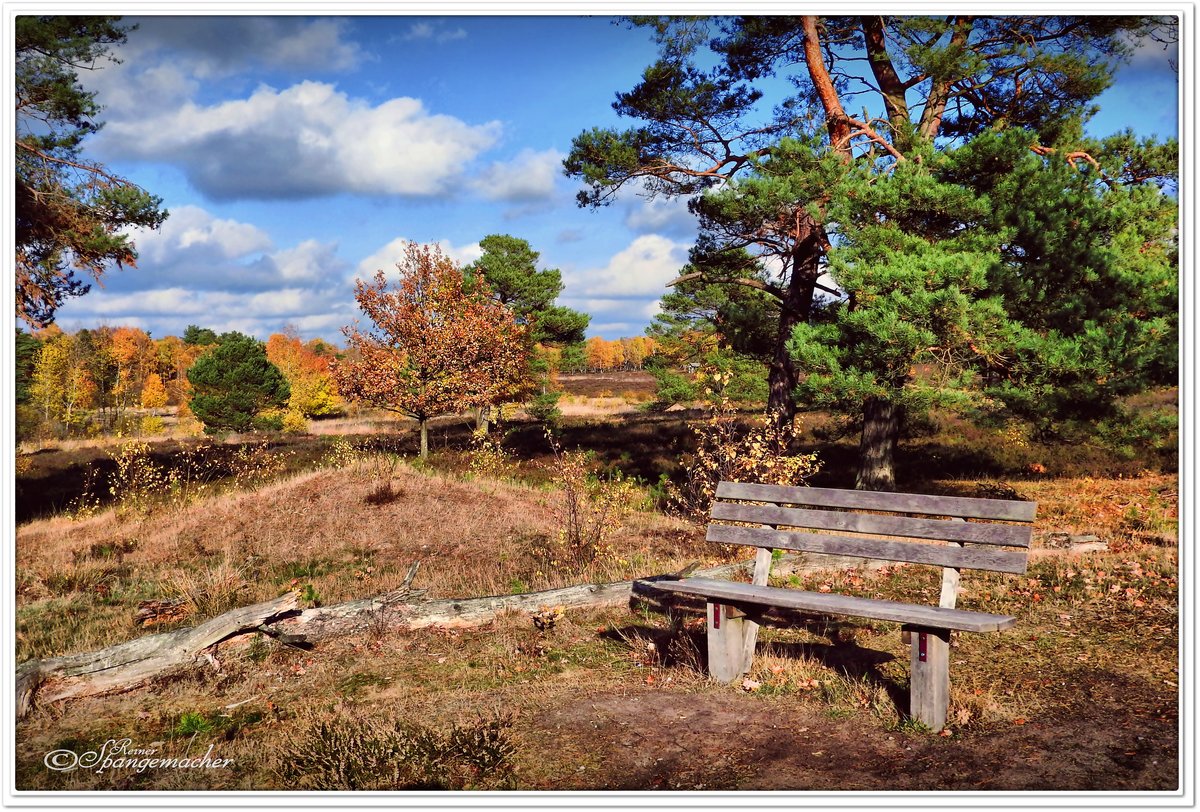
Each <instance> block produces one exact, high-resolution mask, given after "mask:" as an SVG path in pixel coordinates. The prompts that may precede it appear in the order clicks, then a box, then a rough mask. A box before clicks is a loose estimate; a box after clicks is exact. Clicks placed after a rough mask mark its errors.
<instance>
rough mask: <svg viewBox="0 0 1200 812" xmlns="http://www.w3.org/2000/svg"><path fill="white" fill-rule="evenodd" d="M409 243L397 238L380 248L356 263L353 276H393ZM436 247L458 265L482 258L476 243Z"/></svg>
mask: <svg viewBox="0 0 1200 812" xmlns="http://www.w3.org/2000/svg"><path fill="white" fill-rule="evenodd" d="M411 242H413V241H412V240H409V239H408V238H406V237H397V238H396V239H394V240H392V241H391V242H389V243H388V244H387V245H384V246H381V247H380V248H379V249H378V250H376V251H374V252H372V253H371V255H370V256H367V257H365V258H364V259H363V260H362V261H361V262H359V263H358V267H357V269H356V272H355V274H354V276H355V277H356V278H358V279H370V278H371V277H373V276H374V275H375V272H376V271H383V272H384V273H385V274H387V275H388V276H394V275H395V270H396V263H397V262H399V261H400V260H402V259H403V258H404V251H405V249H406V248H407V247H408V245H409V243H411ZM436 245H437V247H438V248H440V249H441V250H442V253H443V254H445V255H446V256H447V257H449V258H450V259H452V260H454V261H455V262H456V263H458V264H459V265H469V264H470V263H472V262H474V261H475V260H477V259H479V258H480V257H481V256H483V249H482V248H481V247H480V246H479V243H477V242H476V243H470V244H468V245H454V244H453V243H451V242H450V241H449V240H439V241H438V242H437V243H436Z"/></svg>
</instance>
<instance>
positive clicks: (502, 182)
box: [471, 149, 565, 203]
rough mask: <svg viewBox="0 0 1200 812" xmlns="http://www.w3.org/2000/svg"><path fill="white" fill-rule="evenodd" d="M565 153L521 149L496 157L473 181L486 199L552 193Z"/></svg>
mask: <svg viewBox="0 0 1200 812" xmlns="http://www.w3.org/2000/svg"><path fill="white" fill-rule="evenodd" d="M564 157H565V156H564V155H563V154H562V153H561V152H559V151H558V150H556V149H548V150H544V151H542V152H536V151H534V150H532V149H523V150H521V152H519V153H518V154H517V155H516V157H514V158H513V159H512V160H511V161H496V162H493V163H492V164H491V165H490V166H488V167H487V168H486V169H485V170H483V171H482V172H481V173H480V174H479V176H478V177H476V178H475V179H474V180H473V181H472V184H471V185H472V186H474V187H475V189H476V191H478V192H479V194H481V195H482V196H483V197H485V198H487V199H488V200H505V201H511V202H522V203H527V202H531V201H535V200H545V199H547V198H549V197H551V196H552V195H553V194H554V182H555V180H556V179H557V178H558V177H559V175H560V173H561V169H562V160H563V158H564Z"/></svg>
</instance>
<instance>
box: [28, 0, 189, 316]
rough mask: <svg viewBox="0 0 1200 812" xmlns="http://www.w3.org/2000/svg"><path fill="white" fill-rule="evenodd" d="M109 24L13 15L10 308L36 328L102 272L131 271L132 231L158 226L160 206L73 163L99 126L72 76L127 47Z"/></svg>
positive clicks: (100, 169) (99, 170)
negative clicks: (12, 297)
mask: <svg viewBox="0 0 1200 812" xmlns="http://www.w3.org/2000/svg"><path fill="white" fill-rule="evenodd" d="M118 20H119V18H117V17H85V16H18V17H16V18H15V25H14V32H13V33H14V39H15V50H16V125H17V128H16V129H17V133H16V204H17V205H16V248H17V252H16V292H17V296H16V305H17V316H18V318H21V319H24V320H25V321H26V322H28V323H29V324H30V325H32V326H34V327H43V326H45V325H47V324H50V323H51V322H53V321H54V314H55V311H56V310H57V309H58V307H59V306H60V305H62V304H63V302H65V301H66V300H67V299H68V298H70V297H73V296H81V295H83V294H84V293H87V291H88V290H89V288H90V287H91V286H90V285H89V284H88V283H86V282H84V281H83V280H81V279H80V278H78V277H77V276H76V272H77V271H82V272H84V273H85V274H87V275H89V276H91V277H93V278H95V279H99V278H100V277H101V276H102V275H103V273H104V272H105V270H106V269H107V268H108V267H109V266H110V265H114V264H115V265H117V266H118V267H121V266H125V265H128V266H133V265H134V264H135V263H136V261H137V253H136V251H135V250H134V245H133V242H132V241H131V240H130V237H129V234H128V229H129V228H130V227H131V226H140V227H146V228H157V227H158V226H159V225H161V224H162V222H163V220H164V219H166V216H167V212H166V211H165V210H164V209H162V208H161V205H162V200H161V198H158V197H155V196H154V195H151V194H149V193H148V192H146V191H145V190H144V189H141V188H139V187H138V186H136V185H134V184H133V183H131V182H129V181H128V180H125V179H124V178H120V177H118V176H116V175H114V174H113V173H112V172H110V171H109V170H108V169H106V168H105V167H104V166H102V165H101V164H98V163H96V162H94V161H89V160H87V159H86V158H84V157H83V156H82V155H81V149H82V145H83V142H84V140H85V139H86V138H87V136H89V135H91V134H92V133H94V132H96V131H97V130H98V129H99V128H100V126H101V125H100V123H99V122H98V121H97V116H98V114H99V112H100V107H99V105H97V104H96V101H95V94H94V93H89V92H87V91H85V90H84V89H83V87H82V86H81V85H80V83H79V77H78V73H77V71H79V70H81V69H86V70H94V69H96V68H97V67H99V66H100V65H102V64H103V62H104V61H105V59H107V60H109V61H115V60H113V59H112V57H111V56H109V49H110V48H112V47H113V46H114V45H119V44H121V43H123V42H125V37H126V30H127V29H124V28H121V27H120V26H119V25H117V21H118Z"/></svg>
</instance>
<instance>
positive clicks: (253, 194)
mask: <svg viewBox="0 0 1200 812" xmlns="http://www.w3.org/2000/svg"><path fill="white" fill-rule="evenodd" d="M107 130H108V132H107V135H106V138H107V143H106V146H107V148H108V149H109V150H111V151H115V152H119V153H123V154H125V155H126V156H128V157H137V158H146V159H155V160H167V161H171V162H173V163H176V164H178V165H180V166H181V167H182V168H183V170H184V171H185V172H186V174H187V175H188V178H189V179H190V180H191V181H192V183H193V184H194V185H196V186H197V187H198V188H199V189H200V190H201V191H202V192H204V193H205V194H206V195H208V196H209V197H211V198H213V199H217V200H231V199H259V200H266V199H284V198H301V197H312V196H319V195H327V194H335V193H339V192H357V193H362V194H388V195H405V196H414V197H429V196H437V195H441V194H444V193H446V192H448V191H449V190H450V189H452V188H453V187H454V186H455V184H456V182H457V180H458V178H459V177H460V176H461V174H462V173H463V171H464V170H465V168H466V166H467V164H469V163H470V162H471V161H472V160H473V159H474V158H475V156H476V155H478V154H479V153H480V152H482V151H483V150H485V149H488V148H489V147H491V146H492V145H493V144H494V143H495V142H496V140H497V138H498V137H499V132H500V124H499V123H498V122H490V123H487V124H481V125H471V124H468V123H466V122H464V121H461V120H459V119H457V118H455V117H453V116H448V115H438V114H434V113H430V112H429V111H428V110H426V109H425V106H424V104H423V103H422V102H421V101H420V100H419V99H414V98H407V97H401V98H395V99H391V100H389V101H386V102H384V103H382V104H379V105H371V104H369V103H367V102H366V101H363V100H361V99H353V98H350V97H349V96H347V95H346V94H345V93H343V92H341V91H339V90H337V89H336V88H335V87H334V86H333V85H330V84H327V83H324V82H312V81H305V82H301V83H300V84H297V85H293V86H292V87H289V88H287V89H285V90H276V89H274V88H271V87H266V86H262V87H259V88H258V90H256V91H255V92H254V93H253V94H251V95H250V96H249V97H248V98H245V99H236V100H231V101H225V102H221V103H219V104H214V105H207V106H206V105H201V104H196V103H195V102H188V103H186V104H184V105H182V106H181V107H179V108H178V109H175V110H173V111H170V112H168V113H165V114H162V115H160V116H157V117H146V118H141V119H127V120H124V121H119V122H112V123H111V124H110V126H109V127H108V128H107Z"/></svg>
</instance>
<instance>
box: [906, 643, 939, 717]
mask: <svg viewBox="0 0 1200 812" xmlns="http://www.w3.org/2000/svg"><path fill="white" fill-rule="evenodd" d="M906 631H909V632H911V634H912V648H911V652H912V653H911V656H910V658H909V662H910V663H911V669H910V671H911V673H912V679H911V682H910V685H911V696H912V698H911V702H910V705H909V713H910V715H911V716H912V718H913V719H915V720H916V721H918V722H921V723H923V724H925V725H926V726H928V727H929V729H930V730H933V731H935V732H936V731H938V730H941V729H942V728H943V727H945V726H946V710H947V708H948V706H949V704H950V631H949V630H948V629H920V628H912V629H906Z"/></svg>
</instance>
